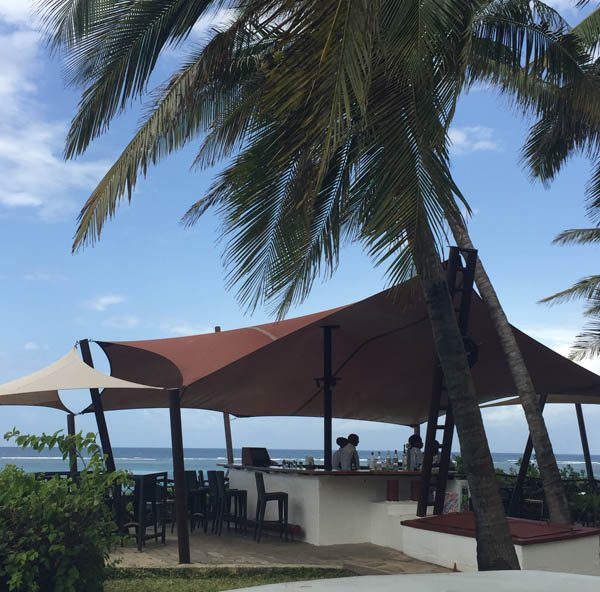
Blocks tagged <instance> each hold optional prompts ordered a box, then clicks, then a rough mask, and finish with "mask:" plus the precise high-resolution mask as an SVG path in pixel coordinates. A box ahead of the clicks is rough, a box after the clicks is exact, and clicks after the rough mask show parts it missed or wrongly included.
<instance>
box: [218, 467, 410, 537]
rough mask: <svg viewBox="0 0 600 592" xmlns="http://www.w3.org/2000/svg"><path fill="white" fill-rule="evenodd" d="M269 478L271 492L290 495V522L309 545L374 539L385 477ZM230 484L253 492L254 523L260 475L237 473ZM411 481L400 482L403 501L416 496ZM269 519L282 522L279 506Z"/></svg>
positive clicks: (282, 475)
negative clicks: (375, 509)
mask: <svg viewBox="0 0 600 592" xmlns="http://www.w3.org/2000/svg"><path fill="white" fill-rule="evenodd" d="M263 475H264V481H265V489H266V490H267V491H284V492H286V493H287V494H288V495H289V515H288V520H289V522H290V523H292V524H299V525H300V526H301V527H302V530H303V537H302V538H303V540H305V541H306V542H308V543H311V544H313V545H335V544H342V543H367V542H369V541H370V540H371V503H372V502H382V501H385V499H386V496H387V483H386V482H387V479H386V478H385V477H383V476H382V477H379V476H369V475H365V476H360V475H352V476H341V475H340V476H331V475H329V476H328V475H298V474H294V473H276V472H271V473H267V472H263ZM229 479H230V483H231V487H234V488H238V489H245V490H247V491H248V516H249V517H250V518H254V516H255V512H256V500H257V495H256V480H255V477H254V471H252V470H239V469H232V470H231V471H230V472H229ZM410 481H411V479H410V478H400V479H399V482H400V486H399V492H400V493H399V495H400V498H409V497H410ZM413 517H414V516H413ZM265 518H266V519H267V520H275V519H276V518H277V504H276V503H274V502H272V503H269V504H268V505H267V513H266V514H265ZM397 522H398V525H399V521H397Z"/></svg>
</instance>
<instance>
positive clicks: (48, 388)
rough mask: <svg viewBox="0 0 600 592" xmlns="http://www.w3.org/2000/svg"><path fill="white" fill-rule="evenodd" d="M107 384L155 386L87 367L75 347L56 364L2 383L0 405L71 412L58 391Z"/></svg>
mask: <svg viewBox="0 0 600 592" xmlns="http://www.w3.org/2000/svg"><path fill="white" fill-rule="evenodd" d="M106 387H111V388H119V389H144V390H145V391H150V389H154V388H155V387H152V386H147V385H145V384H137V383H134V382H129V381H127V380H123V379H120V378H116V377H114V376H109V375H107V374H104V373H103V372H99V371H98V370H96V369H94V368H92V367H91V366H88V365H87V364H86V363H85V362H84V361H83V360H82V359H81V358H80V357H79V354H78V353H77V348H75V347H74V348H73V349H71V350H70V351H69V352H68V353H67V354H66V355H64V356H63V357H62V358H60V360H57V361H56V362H54V363H53V364H50V365H49V366H46V367H45V368H42V369H41V370H38V371H37V372H33V373H32V374H29V375H27V376H24V377H22V378H17V379H16V380H13V381H11V382H7V383H5V384H3V385H0V405H35V406H40V407H51V408H53V409H60V410H62V411H66V412H67V413H70V410H69V409H68V408H67V407H65V405H64V404H63V402H62V401H61V399H60V396H59V394H58V391H59V390H74V389H90V388H106Z"/></svg>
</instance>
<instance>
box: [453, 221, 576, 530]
mask: <svg viewBox="0 0 600 592" xmlns="http://www.w3.org/2000/svg"><path fill="white" fill-rule="evenodd" d="M449 224H450V228H451V230H452V233H453V235H454V238H455V240H456V242H457V244H458V246H459V247H461V248H466V249H473V248H474V246H473V243H472V241H471V238H470V236H469V233H468V231H467V228H466V226H465V224H464V223H463V222H462V221H461V220H456V219H454V218H449ZM475 283H476V285H477V288H478V289H479V293H480V294H481V297H482V299H483V301H484V302H485V303H486V305H487V307H488V310H489V312H490V316H491V318H492V322H493V323H494V327H495V329H496V332H497V333H498V337H499V339H500V343H501V344H502V349H503V351H504V355H505V356H506V361H507V363H508V367H509V369H510V373H511V375H512V379H513V382H514V383H515V388H516V389H517V394H518V396H519V399H520V401H521V405H522V406H523V410H524V411H525V417H526V418H527V424H528V426H529V432H530V434H531V441H532V443H533V448H534V450H535V456H536V460H537V463H538V467H539V470H540V475H541V477H542V483H543V486H544V494H545V497H546V504H547V505H548V512H549V514H550V520H551V521H552V522H557V523H563V524H567V523H570V522H571V516H570V512H569V504H568V502H567V496H566V494H565V490H564V488H563V485H562V482H561V478H560V472H559V470H558V465H557V464H556V457H555V456H554V451H553V449H552V442H551V441H550V436H549V435H548V430H547V428H546V422H545V421H544V417H543V415H542V412H541V410H540V407H539V401H538V396H537V393H536V391H535V387H534V386H533V382H532V380H531V377H530V375H529V371H528V370H527V366H526V365H525V360H524V359H523V355H522V354H521V350H520V349H519V344H518V343H517V340H516V339H515V336H514V333H513V331H512V329H511V326H510V323H509V322H508V318H507V317H506V314H505V313H504V310H503V308H502V305H501V304H500V301H499V299H498V295H497V294H496V291H495V290H494V287H493V286H492V283H491V281H490V278H489V276H488V275H487V273H486V271H485V268H484V267H483V264H482V262H481V260H480V259H478V261H477V266H476V268H475Z"/></svg>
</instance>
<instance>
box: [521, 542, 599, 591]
mask: <svg viewBox="0 0 600 592" xmlns="http://www.w3.org/2000/svg"><path fill="white" fill-rule="evenodd" d="M515 548H516V549H517V555H518V556H519V562H520V563H521V566H522V568H523V569H538V570H541V571H560V572H564V573H574V574H584V575H591V576H600V536H598V535H596V536H591V537H585V538H580V539H571V540H568V541H555V542H554V543H544V544H543V545H524V546H522V547H520V548H519V546H518V545H517V546H515ZM598 589H599V590H600V582H599V584H598Z"/></svg>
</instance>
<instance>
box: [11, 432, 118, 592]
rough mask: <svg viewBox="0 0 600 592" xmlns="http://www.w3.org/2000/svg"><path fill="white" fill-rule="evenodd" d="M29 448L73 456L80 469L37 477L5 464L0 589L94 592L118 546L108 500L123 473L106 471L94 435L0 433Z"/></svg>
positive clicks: (99, 588) (98, 589) (99, 585)
mask: <svg viewBox="0 0 600 592" xmlns="http://www.w3.org/2000/svg"><path fill="white" fill-rule="evenodd" d="M5 439H7V440H8V439H14V440H15V441H16V443H17V444H18V445H19V446H22V447H31V448H33V449H34V450H37V451H41V450H43V449H46V448H47V449H53V448H58V449H59V450H60V452H61V453H62V455H63V458H64V459H66V458H67V457H68V454H69V450H70V449H74V450H76V451H77V454H78V456H79V458H80V460H81V462H82V464H83V467H84V470H83V471H82V472H81V473H80V474H79V475H78V476H74V477H70V476H69V477H65V476H62V477H60V476H54V477H52V478H49V479H45V478H43V477H40V476H36V475H34V474H31V473H25V472H24V471H23V470H21V469H19V468H17V467H15V466H12V465H9V466H7V467H5V468H4V469H3V470H2V471H0V533H1V536H0V590H7V591H9V592H25V591H27V592H80V591H81V592H83V591H86V592H96V591H100V590H102V589H103V582H104V578H105V575H106V573H105V571H106V563H107V559H108V553H109V551H110V550H111V548H112V547H113V546H114V544H116V543H117V542H118V537H117V532H116V525H115V523H114V521H113V517H112V513H111V510H110V507H109V506H110V503H109V502H110V497H111V493H112V491H113V490H114V488H115V487H120V484H121V483H123V482H124V481H125V480H126V479H127V476H126V474H125V473H123V472H121V471H118V472H114V473H108V472H106V470H105V468H104V458H103V457H102V454H101V452H100V449H99V447H98V445H97V444H96V440H95V435H94V434H87V435H86V436H83V435H82V434H77V435H75V436H65V435H62V434H61V433H60V432H57V433H55V434H53V435H46V434H42V435H41V436H27V435H21V434H20V433H19V432H18V431H16V430H13V431H12V432H10V433H8V434H6V435H5Z"/></svg>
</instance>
